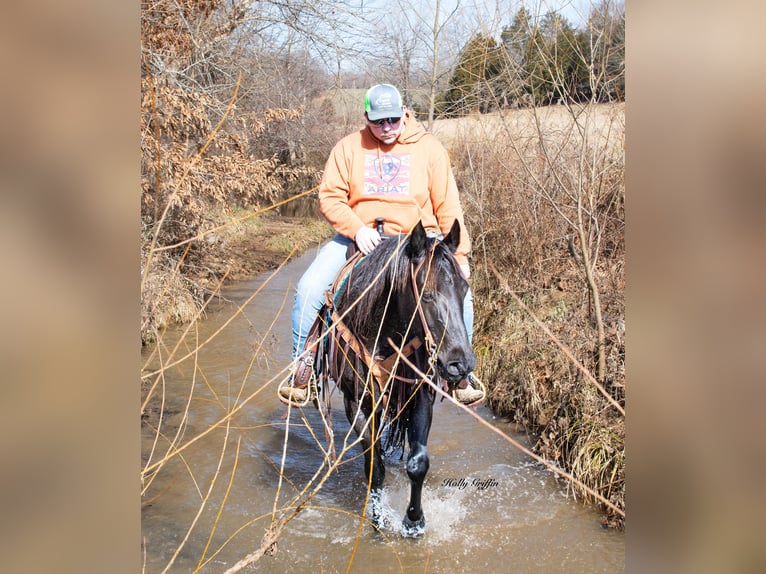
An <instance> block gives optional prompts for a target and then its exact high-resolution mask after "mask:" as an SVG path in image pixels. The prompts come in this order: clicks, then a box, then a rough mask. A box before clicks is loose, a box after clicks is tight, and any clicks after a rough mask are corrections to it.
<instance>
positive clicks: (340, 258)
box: [292, 235, 473, 359]
mask: <svg viewBox="0 0 766 574" xmlns="http://www.w3.org/2000/svg"><path fill="white" fill-rule="evenodd" d="M350 243H352V241H351V239H348V238H347V237H343V236H342V235H336V236H335V237H333V238H332V240H330V242H329V243H327V244H326V245H324V246H323V247H322V248H321V249H320V250H319V253H318V254H317V256H316V259H314V261H313V262H312V263H311V265H309V268H308V269H307V270H306V272H305V273H304V274H303V277H301V279H300V281H298V287H297V289H296V292H295V301H294V303H293V314H292V323H293V359H296V358H297V357H298V355H299V354H300V353H301V352H302V351H303V345H304V344H305V343H306V337H308V334H309V330H310V329H311V325H313V324H314V320H315V319H316V316H317V313H318V312H319V309H321V307H322V304H323V303H324V292H325V291H327V289H329V288H330V285H331V284H332V282H333V281H334V280H335V276H336V275H337V274H338V272H339V271H340V269H341V267H343V264H344V263H345V262H346V249H347V248H348V246H349V244H350ZM463 321H464V322H465V327H466V329H467V330H468V340H469V341H471V340H473V294H472V293H471V289H470V288H469V289H468V292H467V293H466V295H465V300H464V301H463Z"/></svg>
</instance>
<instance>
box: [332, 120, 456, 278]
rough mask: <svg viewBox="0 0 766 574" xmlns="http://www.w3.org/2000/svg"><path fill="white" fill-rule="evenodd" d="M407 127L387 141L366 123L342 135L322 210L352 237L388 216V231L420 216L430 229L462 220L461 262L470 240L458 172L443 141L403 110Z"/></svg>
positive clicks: (407, 226)
mask: <svg viewBox="0 0 766 574" xmlns="http://www.w3.org/2000/svg"><path fill="white" fill-rule="evenodd" d="M404 121H405V124H404V130H403V131H402V133H401V134H400V135H399V138H398V139H397V141H395V142H394V143H393V144H391V145H386V144H384V143H382V142H381V141H379V140H378V139H376V138H375V137H374V136H373V135H372V133H371V132H370V130H369V128H368V127H365V128H364V129H362V130H360V131H358V132H355V133H352V134H349V135H348V136H346V137H344V138H343V139H342V140H340V141H339V142H338V143H337V144H336V145H335V147H334V148H333V150H332V152H331V153H330V157H329V159H328V160H327V163H326V164H325V169H324V176H323V177H322V183H321V184H320V186H319V210H320V211H321V212H322V215H324V216H325V218H326V219H327V221H328V222H329V223H330V225H332V226H333V228H334V229H335V231H337V232H338V233H340V234H341V235H344V236H346V237H349V238H351V239H353V238H354V237H355V236H356V232H357V231H359V229H360V228H361V227H363V226H368V227H374V222H375V218H376V217H384V218H385V219H386V222H385V224H384V230H385V232H386V233H390V234H396V233H409V232H410V231H411V230H412V228H413V227H414V226H415V224H417V222H418V221H422V222H423V227H425V228H426V230H427V231H431V232H436V231H437V229H438V230H440V231H441V233H442V234H444V235H446V234H447V233H449V230H450V228H451V227H452V223H453V222H454V221H455V219H458V220H459V221H460V245H458V248H457V251H456V252H455V258H456V259H457V261H458V263H467V262H468V253H469V252H470V250H471V240H470V238H469V236H468V231H467V230H466V227H465V223H464V221H463V210H462V208H461V206H460V197H459V194H458V189H457V184H456V183H455V177H454V175H453V174H452V167H451V166H450V160H449V155H448V154H447V150H446V149H444V146H442V144H441V143H440V142H439V140H437V139H436V138H435V137H434V136H433V135H432V134H430V133H428V132H427V131H426V130H425V128H424V127H423V126H422V124H421V123H420V122H418V121H417V120H416V119H415V118H414V117H412V116H411V115H410V112H409V110H407V111H405V119H404Z"/></svg>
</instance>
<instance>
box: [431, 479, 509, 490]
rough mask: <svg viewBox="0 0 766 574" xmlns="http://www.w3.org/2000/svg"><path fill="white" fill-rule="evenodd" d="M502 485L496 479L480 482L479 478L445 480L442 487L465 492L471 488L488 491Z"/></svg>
mask: <svg viewBox="0 0 766 574" xmlns="http://www.w3.org/2000/svg"><path fill="white" fill-rule="evenodd" d="M498 484H500V483H499V482H497V481H496V480H495V479H494V478H485V479H483V480H480V479H478V478H472V479H470V480H469V479H468V478H445V479H444V480H442V486H446V487H447V488H457V489H458V490H465V489H466V488H468V487H469V486H471V487H473V488H475V489H476V490H487V489H488V488H494V487H495V486H497V485H498Z"/></svg>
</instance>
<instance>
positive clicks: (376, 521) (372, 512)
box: [367, 493, 391, 530]
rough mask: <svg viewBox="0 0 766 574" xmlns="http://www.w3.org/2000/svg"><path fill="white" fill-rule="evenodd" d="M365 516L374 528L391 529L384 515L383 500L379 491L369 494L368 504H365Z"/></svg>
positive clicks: (389, 522)
mask: <svg viewBox="0 0 766 574" xmlns="http://www.w3.org/2000/svg"><path fill="white" fill-rule="evenodd" d="M367 516H368V517H369V519H370V523H371V524H372V526H373V527H374V528H375V530H391V521H390V520H389V519H388V516H387V515H386V512H385V509H384V507H383V501H382V500H381V495H380V494H379V493H372V494H370V500H369V504H368V505H367Z"/></svg>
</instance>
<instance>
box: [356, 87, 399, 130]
mask: <svg viewBox="0 0 766 574" xmlns="http://www.w3.org/2000/svg"><path fill="white" fill-rule="evenodd" d="M364 111H365V112H367V118H368V119H369V120H371V121H375V120H380V119H383V118H399V117H402V116H403V115H404V110H403V109H402V96H401V94H400V93H399V90H397V89H396V88H395V87H394V86H392V85H391V84H375V85H374V86H373V87H371V88H370V89H369V90H367V93H366V94H365V96H364Z"/></svg>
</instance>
